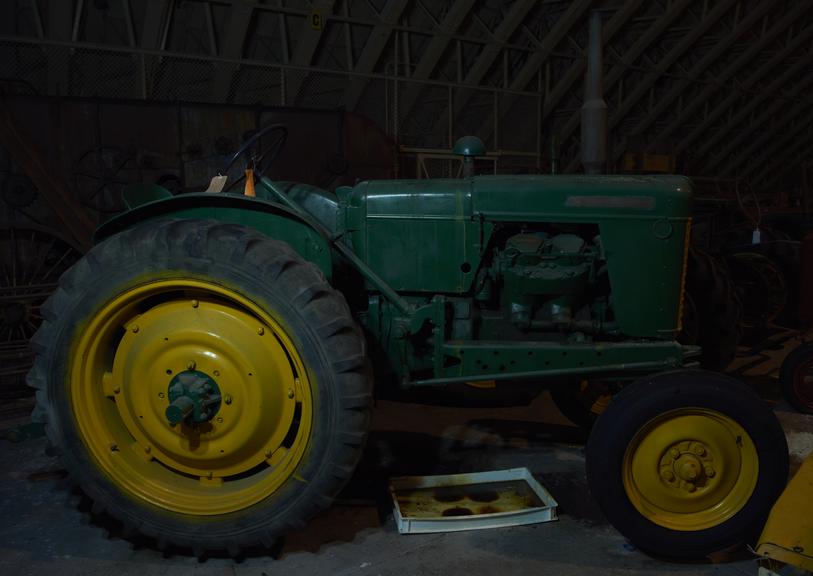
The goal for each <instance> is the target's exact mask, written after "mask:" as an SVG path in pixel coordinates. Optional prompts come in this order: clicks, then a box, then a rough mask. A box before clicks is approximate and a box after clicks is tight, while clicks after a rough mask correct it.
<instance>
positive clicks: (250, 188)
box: [243, 168, 257, 198]
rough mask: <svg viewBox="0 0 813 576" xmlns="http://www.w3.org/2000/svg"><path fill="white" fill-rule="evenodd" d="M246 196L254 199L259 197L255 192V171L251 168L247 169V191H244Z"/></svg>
mask: <svg viewBox="0 0 813 576" xmlns="http://www.w3.org/2000/svg"><path fill="white" fill-rule="evenodd" d="M243 195H244V196H251V197H252V198H254V197H256V196H257V193H256V192H255V191H254V170H252V169H251V168H246V189H245V190H243Z"/></svg>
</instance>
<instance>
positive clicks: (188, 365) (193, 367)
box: [186, 360, 196, 370]
mask: <svg viewBox="0 0 813 576" xmlns="http://www.w3.org/2000/svg"><path fill="white" fill-rule="evenodd" d="M195 366H196V364H195V361H194V360H190V362H189V363H188V364H187V365H186V369H187V370H194V369H195Z"/></svg>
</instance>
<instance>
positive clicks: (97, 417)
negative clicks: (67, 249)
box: [69, 279, 313, 516]
mask: <svg viewBox="0 0 813 576" xmlns="http://www.w3.org/2000/svg"><path fill="white" fill-rule="evenodd" d="M72 357H73V361H72V364H71V366H70V379H69V387H70V399H71V403H72V411H73V414H74V417H75V419H76V423H77V425H78V429H79V431H80V433H81V437H82V440H83V442H84V443H85V445H86V446H87V448H88V450H89V451H90V453H91V454H92V456H93V459H94V461H95V464H96V465H97V466H98V467H99V468H100V469H101V471H102V472H103V473H104V474H106V475H107V476H108V477H109V478H110V479H111V480H112V481H113V482H114V483H115V484H116V485H117V486H118V487H119V488H120V489H121V490H122V492H124V494H126V495H127V496H129V497H132V498H135V499H138V500H141V501H144V502H147V503H149V504H152V505H155V506H157V507H160V508H164V509H167V510H172V511H174V512H180V513H184V514H190V515H199V516H208V515H217V514H226V513H229V512H234V511H237V510H241V509H243V508H246V507H248V506H251V505H253V504H255V503H257V502H259V501H261V500H263V499H265V498H267V497H268V496H270V495H271V494H273V493H274V492H275V491H276V490H277V489H278V488H279V487H280V486H281V485H282V484H283V483H284V482H285V481H286V480H287V479H288V478H290V477H291V476H294V471H295V469H296V467H297V465H298V464H299V462H300V461H301V459H302V457H303V455H304V453H305V450H306V448H307V444H308V439H309V436H310V431H311V424H312V417H313V402H312V397H311V387H310V383H309V381H308V376H307V372H306V370H305V366H304V364H303V362H302V359H301V357H300V355H299V353H298V352H297V349H296V347H295V346H294V344H293V342H292V340H291V339H290V337H289V336H288V334H287V333H286V331H285V329H284V327H283V326H281V325H280V324H279V322H278V321H277V319H276V318H275V317H274V315H273V312H272V311H267V310H264V309H262V308H260V307H259V306H258V305H257V304H255V303H254V302H252V301H250V300H248V299H247V298H245V297H243V296H242V295H240V294H238V293H236V292H234V291H232V290H230V289H228V288H225V287H223V286H221V285H217V284H214V283H209V282H202V281H196V280H180V279H179V280H164V281H155V282H149V283H146V284H143V285H141V286H138V287H136V288H132V289H130V290H127V291H125V292H124V293H122V294H121V295H119V296H118V297H117V298H116V299H114V300H113V301H111V302H109V303H108V304H107V305H106V306H105V307H104V308H102V309H101V310H100V311H99V312H98V313H97V314H96V315H95V316H94V317H93V319H92V320H91V322H90V323H89V325H88V326H87V327H86V328H85V329H84V330H83V331H81V336H80V338H79V340H78V342H76V344H75V350H74V353H73V355H72ZM184 373H186V374H197V375H200V374H204V375H205V376H206V378H207V381H208V382H211V383H212V384H213V385H214V386H215V389H216V392H217V394H218V396H219V402H216V403H215V404H214V407H212V406H211V405H209V406H207V407H204V416H206V420H205V421H203V422H194V421H191V420H185V421H183V422H181V423H179V424H172V423H171V422H170V421H169V420H168V418H167V408H168V406H169V404H170V395H171V393H170V389H169V388H170V384H171V383H172V382H173V378H176V377H177V376H178V375H179V374H184ZM193 380H194V378H193ZM176 395H177V394H176ZM206 410H208V412H206ZM294 477H295V476H294Z"/></svg>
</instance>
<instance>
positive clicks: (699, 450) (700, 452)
mask: <svg viewBox="0 0 813 576" xmlns="http://www.w3.org/2000/svg"><path fill="white" fill-rule="evenodd" d="M692 452H694V453H695V454H697V455H698V456H703V455H704V454H705V453H706V449H705V448H703V446H701V445H700V444H695V445H694V448H692Z"/></svg>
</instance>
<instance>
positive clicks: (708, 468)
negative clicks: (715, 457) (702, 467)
mask: <svg viewBox="0 0 813 576" xmlns="http://www.w3.org/2000/svg"><path fill="white" fill-rule="evenodd" d="M716 473H717V472H715V470H714V468H712V467H711V466H706V476H708V477H709V478H714V475H715V474H716Z"/></svg>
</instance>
